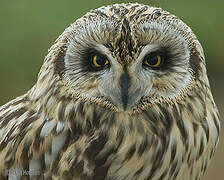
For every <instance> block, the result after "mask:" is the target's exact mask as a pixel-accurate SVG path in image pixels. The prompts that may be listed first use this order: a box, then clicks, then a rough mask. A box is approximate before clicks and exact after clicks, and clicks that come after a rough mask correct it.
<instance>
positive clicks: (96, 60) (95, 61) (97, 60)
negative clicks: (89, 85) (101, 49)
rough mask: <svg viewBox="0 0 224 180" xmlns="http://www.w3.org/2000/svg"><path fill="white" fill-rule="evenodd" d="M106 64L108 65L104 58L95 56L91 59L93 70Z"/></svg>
mask: <svg viewBox="0 0 224 180" xmlns="http://www.w3.org/2000/svg"><path fill="white" fill-rule="evenodd" d="M108 64H109V61H108V59H107V58H105V57H102V56H98V55H95V56H93V57H92V66H93V67H94V68H100V67H104V66H106V65H108Z"/></svg>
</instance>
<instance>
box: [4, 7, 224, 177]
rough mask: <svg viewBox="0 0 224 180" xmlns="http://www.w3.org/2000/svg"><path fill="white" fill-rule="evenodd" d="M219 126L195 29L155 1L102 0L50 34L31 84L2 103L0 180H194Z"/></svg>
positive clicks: (208, 155) (210, 151)
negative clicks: (118, 0) (108, 1)
mask: <svg viewBox="0 0 224 180" xmlns="http://www.w3.org/2000/svg"><path fill="white" fill-rule="evenodd" d="M160 56H161V57H162V63H161V65H160V66H158V68H157V67H156V65H155V63H157V62H158V61H159V60H161V59H159V58H160ZM94 58H95V61H96V60H97V61H98V62H97V63H98V64H96V62H94ZM97 58H98V59H97ZM155 58H156V59H155ZM92 59H93V61H91V60H92ZM105 59H107V61H106V60H105ZM145 59H146V61H147V62H145ZM148 60H151V61H152V62H150V63H152V66H153V67H152V66H151V67H148V65H147V63H148ZM154 61H155V62H154ZM90 62H91V63H92V64H91V63H90ZM94 63H95V64H96V65H95V67H94V68H93V66H94ZM100 63H101V64H103V63H104V64H103V65H101V66H99V67H100V68H98V69H97V68H96V67H97V66H98V65H99V64H100ZM153 63H154V64H153ZM154 66H155V67H156V68H155V67H154ZM219 131H220V124H219V115H218V110H217V108H216V105H215V103H214V100H213V97H212V94H211V91H210V86H209V82H208V78H207V75H206V67H205V58H204V54H203V50H202V47H201V45H200V43H199V41H198V40H197V38H196V36H195V35H194V34H193V32H192V30H191V29H190V28H189V27H188V26H187V25H186V24H184V23H183V22H182V21H181V20H179V19H178V18H177V17H176V16H174V15H172V14H170V13H169V12H167V11H164V10H162V9H161V8H156V7H149V6H146V5H140V4H115V5H111V6H106V7H101V8H99V9H96V10H91V11H90V12H89V13H87V14H86V15H84V16H83V17H82V18H80V19H78V20H77V21H76V22H75V23H74V24H72V25H71V26H70V27H68V28H67V29H66V30H65V31H64V32H63V34H62V35H61V36H60V37H59V38H58V39H57V40H56V42H55V44H54V45H53V46H52V47H51V48H50V50H49V53H48V55H47V56H46V58H45V61H44V64H43V66H42V68H41V70H40V73H39V76H38V80H37V83H36V84H35V85H34V86H33V88H32V89H31V90H29V91H28V92H27V93H26V94H25V95H23V96H20V97H18V98H16V99H14V100H12V101H10V102H8V103H7V104H5V105H3V106H2V107H0V162H1V163H0V179H7V177H8V178H9V179H15V178H18V179H23V178H24V179H29V178H37V179H41V178H42V179H47V178H50V179H51V178H53V179H75V180H79V179H80V180H88V179H94V180H100V179H107V180H112V179H113V180H122V179H125V180H134V179H136V180H145V179H152V180H159V179H160V180H162V179H163V180H165V179H172V180H174V179H178V180H193V179H199V178H200V177H201V175H202V174H203V173H204V172H205V170H206V169H207V166H208V164H209V162H210V159H211V158H212V157H213V155H214V152H215V149H216V146H217V143H218V136H219ZM10 170H11V171H10ZM13 170H17V172H15V171H13ZM13 172H14V173H13ZM19 172H20V173H19ZM21 172H22V173H21ZM20 177H21V178H20Z"/></svg>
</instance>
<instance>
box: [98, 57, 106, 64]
mask: <svg viewBox="0 0 224 180" xmlns="http://www.w3.org/2000/svg"><path fill="white" fill-rule="evenodd" d="M96 63H97V64H99V65H101V66H103V65H105V63H106V59H105V58H103V57H100V56H96Z"/></svg>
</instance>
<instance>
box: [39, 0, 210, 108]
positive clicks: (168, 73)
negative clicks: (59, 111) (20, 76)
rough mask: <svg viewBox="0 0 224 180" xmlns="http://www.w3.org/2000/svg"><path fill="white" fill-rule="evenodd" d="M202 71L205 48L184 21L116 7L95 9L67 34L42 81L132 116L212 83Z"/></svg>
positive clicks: (56, 47) (157, 10)
mask: <svg viewBox="0 0 224 180" xmlns="http://www.w3.org/2000/svg"><path fill="white" fill-rule="evenodd" d="M203 71H205V67H204V55H203V50H202V48H201V45H200V43H199V42H198V40H197V38H196V36H195V35H194V34H193V32H192V31H191V29H190V28H189V27H188V26H187V25H186V24H184V23H183V22H182V21H181V20H180V19H178V18H177V17H176V16H174V15H172V14H170V13H169V12H167V11H164V10H162V9H161V8H156V7H150V6H146V5H141V4H115V5H110V6H105V7H101V8H98V9H95V10H91V11H90V12H88V13H87V14H86V15H84V16H83V17H81V18H80V19H78V20H77V21H76V22H74V23H73V24H72V25H71V26H70V27H68V28H67V29H66V30H65V31H64V33H63V34H62V35H61V36H60V37H59V38H58V39H57V40H56V43H55V44H54V45H53V46H52V47H51V49H50V50H49V54H48V55H47V57H46V59H45V62H44V65H43V67H42V69H41V72H40V74H39V78H38V82H39V84H41V85H42V84H43V83H42V82H43V81H45V80H46V79H47V80H46V83H47V85H46V84H45V85H46V87H48V89H50V88H53V87H52V86H53V84H55V82H54V83H53V82H52V83H51V81H49V80H51V79H56V80H55V81H56V84H57V85H56V86H55V85H54V86H55V87H56V88H55V91H58V90H59V89H61V88H63V89H64V90H66V92H67V93H68V94H70V95H72V97H73V98H74V99H80V100H85V101H88V102H90V103H96V104H98V105H102V106H104V107H107V108H112V109H114V110H116V111H127V112H128V111H133V109H139V107H140V108H141V109H144V108H146V107H147V106H149V105H150V104H153V103H154V102H155V101H174V100H177V99H180V98H182V97H183V96H184V94H186V93H187V91H190V89H191V88H190V87H191V86H192V84H193V83H194V81H195V79H202V80H203V81H204V80H206V82H205V83H208V82H207V79H206V78H207V77H203V75H202V74H203V73H202V72H203ZM40 82H41V83H40ZM41 85H39V86H41ZM36 86H38V83H37V85H36ZM42 86H43V85H42ZM44 92H45V93H46V92H48V91H47V88H45V87H43V88H42V93H44ZM63 92H65V91H63ZM40 94H41V92H38V96H40ZM59 94H60V93H59ZM61 96H66V95H63V94H61Z"/></svg>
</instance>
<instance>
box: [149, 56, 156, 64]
mask: <svg viewBox="0 0 224 180" xmlns="http://www.w3.org/2000/svg"><path fill="white" fill-rule="evenodd" d="M147 62H148V63H149V65H152V66H154V65H156V64H157V63H158V57H157V56H152V57H148V58H147Z"/></svg>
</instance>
